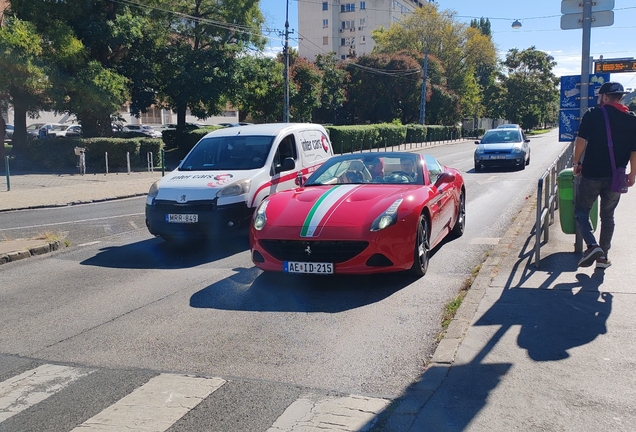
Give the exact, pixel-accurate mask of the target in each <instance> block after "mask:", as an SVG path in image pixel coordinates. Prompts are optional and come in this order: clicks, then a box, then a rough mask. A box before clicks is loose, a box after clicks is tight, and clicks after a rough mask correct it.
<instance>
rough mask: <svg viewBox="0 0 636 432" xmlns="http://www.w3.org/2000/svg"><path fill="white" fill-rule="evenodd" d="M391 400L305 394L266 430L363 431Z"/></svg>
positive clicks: (279, 431)
mask: <svg viewBox="0 0 636 432" xmlns="http://www.w3.org/2000/svg"><path fill="white" fill-rule="evenodd" d="M389 403H390V401H389V400H387V399H378V398H369V397H364V396H356V395H351V396H348V397H335V396H332V397H324V396H318V395H305V396H303V397H301V398H299V399H298V400H296V401H295V402H294V403H292V404H291V405H290V406H288V407H287V409H286V410H285V412H283V414H282V415H281V416H280V417H279V418H278V419H276V421H275V422H274V424H273V425H272V426H271V427H270V428H269V429H268V430H267V432H301V431H307V432H308V431H342V432H349V431H363V430H367V429H368V428H369V427H370V426H372V424H371V421H372V420H373V419H374V418H376V417H377V415H378V414H379V413H380V412H381V411H382V410H383V409H385V408H386V407H387V406H388V405H389ZM365 426H366V427H365Z"/></svg>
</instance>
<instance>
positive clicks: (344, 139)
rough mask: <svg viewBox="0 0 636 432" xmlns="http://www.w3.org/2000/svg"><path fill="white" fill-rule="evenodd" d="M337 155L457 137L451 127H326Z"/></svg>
mask: <svg viewBox="0 0 636 432" xmlns="http://www.w3.org/2000/svg"><path fill="white" fill-rule="evenodd" d="M325 129H327V132H328V133H329V138H330V140H331V145H332V146H333V151H334V153H336V154H341V153H351V152H356V151H363V150H373V149H377V148H385V147H391V146H396V145H400V144H409V143H423V142H431V141H445V140H450V139H457V138H460V133H459V131H458V129H457V128H456V127H454V126H426V125H406V126H401V125H395V124H391V123H383V124H375V125H362V126H325Z"/></svg>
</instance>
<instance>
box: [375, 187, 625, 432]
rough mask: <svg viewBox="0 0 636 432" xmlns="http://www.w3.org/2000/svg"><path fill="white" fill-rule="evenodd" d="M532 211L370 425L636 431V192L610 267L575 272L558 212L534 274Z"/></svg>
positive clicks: (619, 222) (621, 214)
mask: <svg viewBox="0 0 636 432" xmlns="http://www.w3.org/2000/svg"><path fill="white" fill-rule="evenodd" d="M534 202H536V201H534ZM535 209H536V205H533V203H532V202H530V203H529V204H528V205H526V208H524V210H523V211H522V212H521V213H520V214H519V216H518V217H517V218H516V220H515V223H514V224H513V226H512V227H511V228H510V230H509V231H508V233H507V235H506V236H505V237H504V238H503V239H502V240H501V241H500V243H499V245H498V246H497V247H495V249H494V251H493V253H492V254H491V255H490V256H489V257H488V259H487V260H486V262H485V263H484V265H483V266H482V268H481V271H480V272H479V275H478V276H477V278H476V280H475V283H474V284H473V286H472V287H471V289H470V291H469V293H468V295H467V297H466V299H465V300H464V302H463V304H462V306H461V307H460V309H459V311H458V313H457V315H456V316H455V319H454V320H453V323H452V324H451V326H450V327H449V329H448V332H447V334H446V337H445V338H444V340H442V341H441V343H440V345H439V346H438V348H437V351H436V352H435V356H434V358H433V361H432V363H431V364H430V365H428V367H427V369H426V371H425V372H424V373H423V374H422V376H421V379H420V380H419V381H417V382H415V383H413V384H412V385H411V386H410V387H409V389H408V390H407V391H406V392H405V393H404V395H403V397H402V398H400V399H399V400H397V401H395V402H394V403H393V405H392V407H391V408H390V409H389V410H387V414H385V416H384V418H381V419H380V421H379V423H378V425H377V426H376V428H375V429H374V430H376V431H380V430H381V431H383V432H388V431H395V432H397V431H400V432H404V431H411V432H416V431H417V432H421V431H489V432H490V431H511V430H522V431H577V432H581V431H590V432H591V431H595V432H597V431H600V430H607V431H633V430H635V429H636V426H635V425H636V384H635V383H636V362H635V360H634V359H636V343H634V338H635V333H636V314H635V313H634V312H633V311H634V310H636V295H635V294H636V286H635V284H634V282H633V281H634V280H635V279H636V262H635V261H636V260H635V257H636V255H634V253H633V250H632V245H633V239H634V238H636V225H635V224H633V223H631V222H632V221H631V218H632V215H633V214H635V213H636V189H634V190H630V192H629V193H627V194H625V195H623V196H622V197H621V202H620V204H619V206H618V208H617V210H616V214H615V219H616V230H615V233H614V239H613V242H612V243H613V244H612V249H611V251H610V254H609V255H610V260H611V261H612V263H613V265H612V266H611V267H609V268H608V269H606V270H597V269H595V267H594V266H592V267H588V268H577V263H578V260H579V258H580V254H578V253H574V243H575V236H574V235H567V234H564V233H563V232H562V230H561V227H560V219H559V214H558V212H557V214H556V217H555V221H554V224H553V225H552V226H551V230H550V240H549V241H548V242H547V243H545V242H543V238H542V246H541V261H540V262H539V267H538V268H537V266H536V265H535V262H534V256H533V253H534V246H535V235H534V234H535V233H534V223H535ZM599 231H600V223H599V228H598V229H597V231H596V233H595V234H596V236H597V239H598V235H599ZM584 248H585V246H584Z"/></svg>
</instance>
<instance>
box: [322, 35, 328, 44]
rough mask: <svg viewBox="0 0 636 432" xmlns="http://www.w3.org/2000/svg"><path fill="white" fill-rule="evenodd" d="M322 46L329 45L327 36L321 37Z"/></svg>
mask: <svg viewBox="0 0 636 432" xmlns="http://www.w3.org/2000/svg"><path fill="white" fill-rule="evenodd" d="M322 44H323V45H329V36H323V37H322Z"/></svg>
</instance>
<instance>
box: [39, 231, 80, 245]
mask: <svg viewBox="0 0 636 432" xmlns="http://www.w3.org/2000/svg"><path fill="white" fill-rule="evenodd" d="M33 240H44V241H46V242H47V243H53V242H56V241H59V242H61V243H63V244H64V247H69V246H70V245H71V242H70V241H69V240H68V239H67V238H64V237H63V236H62V235H61V234H58V233H52V232H50V231H45V232H43V233H40V234H38V235H37V236H35V237H34V238H33Z"/></svg>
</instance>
